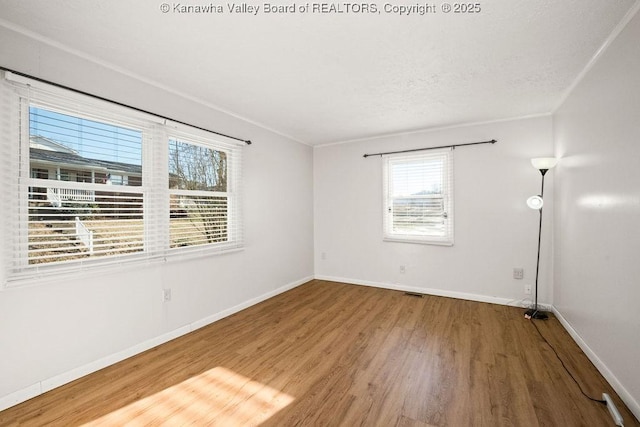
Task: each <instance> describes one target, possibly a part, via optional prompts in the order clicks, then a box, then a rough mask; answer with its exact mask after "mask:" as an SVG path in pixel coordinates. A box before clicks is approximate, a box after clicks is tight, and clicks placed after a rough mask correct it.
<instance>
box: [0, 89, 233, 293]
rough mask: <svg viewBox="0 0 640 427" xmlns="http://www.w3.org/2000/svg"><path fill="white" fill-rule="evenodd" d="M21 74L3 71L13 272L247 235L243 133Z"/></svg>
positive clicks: (7, 258) (188, 250)
mask: <svg viewBox="0 0 640 427" xmlns="http://www.w3.org/2000/svg"><path fill="white" fill-rule="evenodd" d="M22 80H24V79H22V78H17V77H16V78H14V79H11V80H9V79H7V80H4V81H0V83H1V84H0V91H2V97H0V99H1V100H0V103H2V107H3V108H2V111H4V113H3V114H0V124H1V126H0V138H3V141H2V152H0V154H2V159H3V161H4V167H3V168H2V170H1V171H0V172H1V173H2V174H3V179H2V180H3V182H5V183H6V184H5V185H6V191H5V192H4V195H3V199H4V201H5V202H6V203H5V202H3V206H2V208H1V210H2V212H0V214H1V215H2V216H3V218H5V219H6V221H5V224H3V226H4V227H5V230H6V235H7V236H9V239H6V241H5V242H3V245H4V248H3V249H4V250H3V252H2V253H4V254H5V255H4V261H3V263H4V264H5V267H6V268H5V271H4V274H3V276H4V280H3V282H4V283H8V282H11V281H12V280H18V279H22V278H29V277H35V276H42V275H43V274H57V273H58V272H63V271H64V272H69V271H76V270H81V269H86V268H93V267H97V266H106V265H121V264H122V263H123V262H128V261H136V260H145V261H146V260H149V259H157V260H165V259H168V258H170V257H172V256H173V255H174V254H177V255H180V256H185V255H195V254H198V255H206V254H210V253H213V252H221V251H228V250H233V249H238V248H241V247H242V244H243V239H242V237H243V236H242V222H241V212H240V206H241V203H240V202H241V200H240V191H239V190H240V188H241V185H240V179H241V174H240V171H241V147H242V145H241V144H240V143H237V142H235V141H231V140H228V139H226V138H224V137H220V136H218V135H213V134H210V133H208V132H205V131H201V130H197V129H194V128H191V127H189V126H185V125H180V124H174V123H166V121H164V120H162V121H161V120H159V119H156V118H155V117H153V116H151V115H146V114H143V113H138V112H135V111H132V110H129V109H127V108H125V107H119V106H115V105H112V104H110V103H107V102H104V101H98V100H94V99H92V98H90V97H85V96H80V95H75V94H70V93H68V92H67V91H63V90H61V89H52V88H50V87H48V86H46V85H44V84H40V83H37V82H30V81H27V82H25V81H22ZM27 83H29V84H27ZM31 83H35V84H33V85H32V84H31ZM4 283H2V284H0V286H2V285H3V284H4Z"/></svg>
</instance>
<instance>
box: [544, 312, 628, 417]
mask: <svg viewBox="0 0 640 427" xmlns="http://www.w3.org/2000/svg"><path fill="white" fill-rule="evenodd" d="M552 310H553V314H555V316H556V317H557V318H558V320H559V321H560V323H561V324H562V326H564V328H565V329H566V330H567V332H568V333H569V335H571V338H573V340H574V341H575V342H576V344H578V346H579V347H580V348H581V349H582V351H584V354H586V356H587V357H588V358H589V360H591V363H593V364H594V366H595V367H596V369H598V371H600V373H601V374H602V376H603V377H604V378H605V379H606V380H607V381H608V382H609V384H610V385H611V387H613V389H614V390H615V391H616V393H618V396H620V399H622V401H623V402H624V403H625V405H627V407H628V408H629V410H630V411H631V412H633V415H635V417H636V418H637V419H639V420H640V403H638V401H637V400H635V399H634V398H633V396H632V395H631V393H629V392H628V391H627V389H626V388H625V387H624V386H623V385H622V383H621V382H620V381H619V380H618V378H617V377H616V376H615V375H614V374H613V372H611V370H609V368H608V367H607V365H605V364H604V362H602V360H600V358H599V357H598V356H597V355H596V353H595V352H594V351H593V350H592V349H591V347H589V345H587V343H586V342H585V341H584V340H583V339H582V337H581V336H580V334H578V332H577V331H576V330H575V329H574V328H573V326H571V324H570V323H569V322H568V321H567V319H565V318H564V316H563V315H562V313H560V312H559V311H558V309H557V308H556V307H552Z"/></svg>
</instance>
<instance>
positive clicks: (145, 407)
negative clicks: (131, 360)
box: [85, 366, 294, 426]
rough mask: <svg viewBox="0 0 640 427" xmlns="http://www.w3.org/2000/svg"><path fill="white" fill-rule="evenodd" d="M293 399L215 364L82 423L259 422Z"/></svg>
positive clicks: (102, 424) (254, 423)
mask: <svg viewBox="0 0 640 427" xmlns="http://www.w3.org/2000/svg"><path fill="white" fill-rule="evenodd" d="M293 400H294V398H293V397H292V396H289V395H288V394H286V393H282V392H280V391H278V390H276V389H273V388H271V387H269V386H267V385H264V384H262V383H260V382H258V381H254V380H252V379H250V378H247V377H245V376H242V375H240V374H238V373H236V372H233V371H231V370H229V369H226V368H223V367H220V366H218V367H216V368H213V369H210V370H208V371H206V372H204V373H202V374H200V375H197V376H194V377H191V378H189V379H188V380H186V381H183V382H181V383H179V384H176V385H174V386H171V387H169V388H166V389H164V390H162V391H160V392H158V393H156V394H153V395H151V396H148V397H144V398H142V399H140V400H137V401H135V402H133V403H131V404H130V405H127V406H125V407H122V408H120V409H118V410H116V411H113V412H111V413H109V414H107V415H104V416H103V417H100V418H98V419H96V420H94V421H92V422H90V423H87V424H85V425H86V426H107V425H108V426H113V425H125V424H126V425H128V426H146V425H162V424H171V425H183V424H184V425H188V424H197V425H207V426H213V425H221V426H250V425H259V424H260V423H262V422H264V421H265V420H267V419H269V418H270V417H271V416H273V415H274V414H275V413H276V412H278V411H280V410H281V409H282V408H284V407H286V406H287V405H289V404H290V403H291V402H293Z"/></svg>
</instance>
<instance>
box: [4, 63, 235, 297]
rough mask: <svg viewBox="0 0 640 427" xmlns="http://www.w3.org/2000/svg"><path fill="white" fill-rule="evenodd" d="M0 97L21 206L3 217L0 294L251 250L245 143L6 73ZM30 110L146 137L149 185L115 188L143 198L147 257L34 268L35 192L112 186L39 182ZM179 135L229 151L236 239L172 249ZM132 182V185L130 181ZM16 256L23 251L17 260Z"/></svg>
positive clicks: (9, 178)
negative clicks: (171, 146) (245, 216)
mask: <svg viewBox="0 0 640 427" xmlns="http://www.w3.org/2000/svg"><path fill="white" fill-rule="evenodd" d="M0 92H1V93H2V95H3V96H2V97H1V98H0V103H1V104H2V107H4V108H5V110H7V111H8V113H5V115H4V116H3V117H0V129H2V131H3V132H2V133H3V135H1V136H0V138H2V139H3V141H2V145H1V146H0V154H5V156H4V157H5V165H6V166H7V167H6V168H4V170H2V171H0V173H2V182H4V183H5V185H7V186H9V188H14V189H15V190H14V191H13V192H11V193H10V194H11V195H10V196H9V197H11V199H13V200H16V203H6V204H5V206H3V207H2V209H0V211H1V212H0V214H2V215H3V216H4V217H5V218H9V221H7V222H6V223H5V224H3V227H4V230H5V235H6V237H7V238H6V239H5V242H3V243H2V244H1V246H2V254H3V255H2V257H0V261H1V264H2V266H1V267H0V289H2V288H8V287H13V286H23V285H26V284H28V282H29V281H34V280H41V279H47V278H53V277H59V276H64V275H67V274H78V273H79V272H83V271H94V270H95V269H98V268H106V269H107V270H114V271H115V270H117V269H119V268H122V267H124V266H126V265H129V264H130V263H139V262H143V263H149V262H150V261H160V262H166V261H169V260H171V259H185V257H186V258H190V257H199V256H209V255H214V254H219V253H228V252H233V251H238V250H242V249H243V248H244V239H243V231H242V230H243V220H242V211H241V209H240V207H241V191H240V190H241V188H242V183H241V177H242V175H241V165H242V147H243V146H244V143H243V142H240V141H235V140H233V139H231V138H226V137H224V136H221V135H217V134H215V133H212V132H207V131H204V130H202V129H198V128H194V127H191V126H188V125H185V124H178V123H174V122H171V121H169V120H166V119H160V118H158V117H156V116H153V115H152V114H148V113H143V112H139V111H136V110H133V109H131V108H128V107H125V106H122V105H118V104H114V103H111V102H108V101H106V100H101V99H97V98H93V97H91V96H88V95H84V94H78V93H74V92H72V91H70V90H66V89H62V88H58V87H54V86H51V85H48V84H46V83H42V82H38V81H34V80H32V79H28V78H25V77H22V76H16V75H14V74H11V73H8V72H6V73H4V75H0ZM5 95H6V96H5ZM31 106H34V107H41V108H45V109H49V110H53V111H56V112H60V113H63V114H69V115H72V116H74V117H81V118H85V119H89V120H95V121H99V122H104V123H108V124H113V125H116V126H120V125H122V126H125V127H128V128H134V129H140V130H141V131H142V175H141V176H142V178H141V184H142V185H140V186H138V185H134V186H126V185H118V186H114V187H117V191H118V192H123V193H127V192H129V193H140V192H142V193H143V202H142V205H143V223H144V224H143V228H144V231H143V240H144V248H143V250H142V251H140V252H135V253H130V254H124V253H122V254H116V255H111V254H108V255H104V256H99V257H88V258H84V259H82V260H67V261H55V262H48V263H43V264H30V263H29V252H30V250H29V243H30V240H29V215H28V212H29V188H32V187H34V186H35V187H40V186H42V185H43V184H46V185H45V188H46V187H47V186H49V187H53V186H55V187H61V188H71V187H82V188H87V189H94V190H97V188H100V189H101V190H103V189H105V187H106V186H105V185H103V184H97V183H88V182H81V181H80V180H77V179H72V180H70V181H62V180H57V179H55V178H57V177H54V179H44V178H39V177H37V176H32V174H33V171H32V167H31V157H30V151H29V150H30V136H31V135H30V130H29V114H30V111H29V109H30V107H31ZM176 136H178V137H179V138H181V139H184V140H187V141H189V140H197V141H198V144H199V145H204V146H206V147H208V148H211V149H213V150H219V151H225V153H227V156H228V157H227V164H228V165H230V166H229V167H232V170H230V171H228V173H227V179H228V185H229V188H230V189H233V191H230V190H229V189H228V193H229V205H228V206H227V211H226V221H227V224H228V225H229V224H232V226H233V229H234V233H233V235H232V237H233V239H231V238H229V239H228V241H226V242H213V243H207V244H203V245H198V246H193V247H185V248H180V247H178V248H176V247H171V246H170V237H169V235H170V229H169V227H170V218H169V217H170V208H169V203H170V192H169V183H168V179H167V176H168V148H167V145H168V142H169V139H170V138H171V137H176ZM25 153H27V154H25ZM48 178H51V176H49V177H48ZM124 179H125V178H124V177H123V180H124ZM129 183H131V179H130V177H129ZM114 191H115V189H114ZM232 208H233V209H232ZM229 226H230V227H231V225H229ZM16 252H18V254H17V255H16V254H15V253H16Z"/></svg>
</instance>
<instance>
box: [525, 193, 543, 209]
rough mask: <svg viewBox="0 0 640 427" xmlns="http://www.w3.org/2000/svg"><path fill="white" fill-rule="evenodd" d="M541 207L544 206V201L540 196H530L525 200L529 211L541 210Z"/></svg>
mask: <svg viewBox="0 0 640 427" xmlns="http://www.w3.org/2000/svg"><path fill="white" fill-rule="evenodd" d="M542 205H544V200H542V197H540V196H531V197H529V198H528V199H527V206H529V207H530V208H531V209H542Z"/></svg>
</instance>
